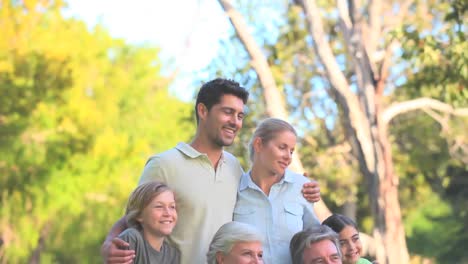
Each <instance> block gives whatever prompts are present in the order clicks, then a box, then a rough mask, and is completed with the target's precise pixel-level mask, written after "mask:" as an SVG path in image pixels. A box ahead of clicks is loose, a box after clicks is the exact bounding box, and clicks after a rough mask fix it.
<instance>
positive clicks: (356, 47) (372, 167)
mask: <svg viewBox="0 0 468 264" xmlns="http://www.w3.org/2000/svg"><path fill="white" fill-rule="evenodd" d="M299 2H300V4H301V6H302V8H303V10H304V14H305V16H306V19H307V22H308V28H309V31H310V34H311V35H312V38H313V40H314V48H315V51H316V53H317V55H318V57H319V60H320V61H321V63H322V64H323V66H324V67H325V69H326V72H327V76H328V79H329V81H330V83H331V86H332V89H334V90H335V93H336V94H337V100H336V102H337V104H339V105H340V106H341V108H342V109H343V111H344V112H345V113H344V118H345V120H344V121H345V122H344V123H345V126H346V127H347V133H348V139H349V140H350V142H351V146H352V147H353V151H354V152H355V153H356V154H357V155H356V156H357V157H358V160H359V168H360V170H361V172H362V173H363V175H364V178H365V179H366V181H367V183H368V189H369V199H370V204H371V210H372V215H373V218H374V234H373V235H374V239H375V240H376V243H377V244H378V245H383V247H384V248H385V250H381V249H379V248H382V246H378V247H377V248H378V249H377V260H378V261H379V263H391V264H394V263H395V264H396V263H408V262H409V254H408V249H407V246H406V241H405V234H404V229H403V223H402V219H401V211H400V205H399V201H398V181H395V179H396V177H395V176H394V173H393V164H392V162H391V160H392V157H391V149H390V147H391V146H390V143H389V140H388V136H387V134H386V128H385V126H382V125H383V123H382V122H379V120H380V118H379V113H378V111H379V110H380V109H381V105H380V104H381V102H380V100H378V98H377V96H376V91H377V86H376V84H377V82H376V74H375V72H374V70H375V66H374V65H373V64H372V62H371V61H370V59H369V56H368V50H366V45H368V46H373V43H367V44H366V45H365V43H366V41H368V42H370V41H371V40H369V39H367V40H365V39H364V37H363V35H362V31H363V28H364V25H363V24H362V18H358V17H357V16H358V15H357V12H356V10H359V9H360V7H358V6H356V4H357V3H355V2H354V1H348V2H347V3H345V2H344V1H338V4H339V7H338V8H339V10H340V17H341V28H342V30H343V34H344V38H345V41H346V44H347V47H348V53H349V55H350V57H351V58H352V61H353V65H354V73H355V74H356V77H357V94H354V93H353V92H352V90H351V88H350V85H349V84H348V82H347V80H346V77H345V76H344V74H343V73H342V72H341V70H340V69H339V65H338V63H337V62H336V59H335V57H334V55H333V52H332V49H331V47H330V45H329V43H328V41H327V39H326V35H325V32H324V29H323V23H322V20H321V17H320V12H319V9H318V7H317V5H316V3H315V1H312V0H304V1H299ZM375 2H378V1H375ZM376 6H377V7H376ZM378 6H379V5H378V3H374V5H371V8H373V9H374V10H373V11H374V12H375V11H376V10H377V9H378ZM376 8H377V9H376ZM372 15H373V17H375V15H376V14H372ZM372 37H373V38H375V35H372ZM381 81H382V83H383V80H382V79H381Z"/></svg>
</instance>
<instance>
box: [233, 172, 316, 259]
mask: <svg viewBox="0 0 468 264" xmlns="http://www.w3.org/2000/svg"><path fill="white" fill-rule="evenodd" d="M306 182H309V180H308V179H307V178H306V177H304V176H303V175H300V174H297V173H294V172H292V171H289V170H286V172H285V175H284V177H283V178H282V179H281V181H280V182H278V183H275V184H274V185H273V186H272V187H271V190H270V194H269V195H268V196H266V195H265V193H264V192H263V191H262V190H261V189H260V187H258V186H257V185H256V184H255V183H254V182H253V181H252V178H251V177H250V171H249V172H248V173H244V174H243V175H242V177H241V180H240V184H239V191H238V192H237V202H236V207H235V209H234V215H233V219H234V221H239V222H244V223H247V224H251V225H253V226H255V227H256V228H257V229H258V230H259V231H260V232H261V233H262V234H263V236H264V238H265V241H264V243H263V260H264V263H265V264H288V263H292V261H291V255H290V253H289V242H290V241H291V238H292V237H293V235H294V234H295V233H297V232H299V231H302V230H303V229H305V228H307V227H309V226H311V225H318V224H320V222H319V220H318V218H317V216H316V215H315V211H314V208H313V204H312V203H309V202H307V201H306V200H305V198H304V197H303V196H302V193H301V190H302V186H303V185H304V183H306Z"/></svg>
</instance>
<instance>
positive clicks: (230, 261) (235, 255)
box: [217, 241, 263, 264]
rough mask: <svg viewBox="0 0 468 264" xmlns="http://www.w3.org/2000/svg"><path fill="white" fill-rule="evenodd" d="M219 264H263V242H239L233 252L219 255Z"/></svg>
mask: <svg viewBox="0 0 468 264" xmlns="http://www.w3.org/2000/svg"><path fill="white" fill-rule="evenodd" d="M217 261H218V264H263V249H262V243H261V242H259V241H253V242H237V243H235V244H234V246H233V247H232V249H231V252H229V253H228V254H226V255H224V254H222V255H219V256H218V257H217Z"/></svg>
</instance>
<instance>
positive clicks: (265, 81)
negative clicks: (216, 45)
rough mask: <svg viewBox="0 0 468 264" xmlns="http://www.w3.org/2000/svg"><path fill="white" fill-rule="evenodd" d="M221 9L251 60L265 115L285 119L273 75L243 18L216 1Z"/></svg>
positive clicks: (221, 0) (226, 1)
mask: <svg viewBox="0 0 468 264" xmlns="http://www.w3.org/2000/svg"><path fill="white" fill-rule="evenodd" d="M218 2H219V3H220V4H221V6H222V7H223V9H224V11H225V12H226V14H227V15H228V17H229V20H230V21H231V24H232V26H233V27H234V29H235V31H236V34H237V36H238V37H239V39H240V41H241V42H242V44H243V45H244V47H245V49H246V50H247V52H248V53H249V55H250V57H251V58H252V62H251V63H252V67H253V68H254V69H255V72H256V73H257V76H258V78H259V80H260V83H261V85H262V87H263V91H264V95H265V101H266V102H267V104H266V108H267V114H268V115H270V116H276V117H279V118H282V119H287V117H288V115H287V111H286V105H285V102H284V100H283V98H282V97H281V95H280V93H279V92H278V88H277V86H276V82H275V79H274V77H273V73H272V72H271V69H270V66H269V65H268V61H267V59H266V57H265V55H264V54H263V52H262V50H261V49H260V47H259V45H258V44H257V43H256V42H255V39H254V37H253V36H252V34H250V33H249V30H248V27H247V24H246V23H245V21H244V18H243V16H242V15H241V14H240V13H239V12H237V10H236V9H235V8H234V7H233V6H232V4H231V3H230V1H229V0H218Z"/></svg>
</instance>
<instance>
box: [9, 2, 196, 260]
mask: <svg viewBox="0 0 468 264" xmlns="http://www.w3.org/2000/svg"><path fill="white" fill-rule="evenodd" d="M1 5H2V6H1V8H0V25H1V28H2V34H0V45H1V47H0V94H1V96H0V186H2V187H1V189H0V203H1V204H2V206H1V208H0V236H1V237H0V238H1V241H2V244H1V247H0V262H1V263H25V262H30V263H38V262H44V263H50V262H59V263H97V262H99V261H100V256H99V253H98V252H99V250H98V249H99V246H100V244H101V243H102V241H103V239H104V236H105V234H106V233H107V230H108V229H109V227H110V226H111V225H112V223H113V222H114V221H115V220H116V219H118V218H119V217H121V215H122V214H123V208H124V206H125V201H126V199H127V197H128V195H129V193H130V191H131V190H132V189H133V188H134V187H135V186H136V182H137V179H138V177H139V174H140V173H141V169H142V168H143V165H144V162H145V160H146V159H147V158H148V156H149V155H150V154H152V153H155V152H159V151H162V150H164V149H167V148H169V147H172V146H173V145H174V144H175V143H176V142H177V141H184V140H186V139H188V137H189V136H190V135H191V133H190V131H193V122H192V117H191V107H190V106H189V105H187V104H185V103H182V102H180V101H178V100H177V99H175V98H172V97H171V96H169V95H168V92H167V85H168V82H167V80H166V79H164V78H163V77H161V75H160V73H159V70H160V67H161V65H160V63H159V61H158V51H157V50H156V49H154V48H150V47H134V46H130V45H127V44H126V43H124V42H123V41H122V40H119V39H114V38H112V37H110V36H109V34H108V33H107V32H106V31H105V30H104V29H103V28H101V27H100V26H97V27H96V28H94V29H93V30H92V31H89V30H88V29H87V28H86V25H85V24H84V23H83V22H80V21H77V20H74V19H65V18H63V17H62V15H61V8H63V3H62V2H61V1H34V0H31V1H22V2H18V1H3V2H2V4H1ZM71 252H74V253H73V254H71Z"/></svg>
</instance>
